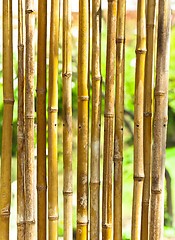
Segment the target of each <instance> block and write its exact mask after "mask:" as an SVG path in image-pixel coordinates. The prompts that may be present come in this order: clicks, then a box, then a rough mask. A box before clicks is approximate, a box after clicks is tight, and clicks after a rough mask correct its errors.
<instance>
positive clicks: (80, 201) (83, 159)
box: [76, 0, 89, 240]
mask: <svg viewBox="0 0 175 240" xmlns="http://www.w3.org/2000/svg"><path fill="white" fill-rule="evenodd" d="M88 9H89V2H88V0H82V1H79V41H78V165H77V236H76V237H77V240H80V239H82V240H86V239H88V119H89V118H88V100H89V95H88V46H89V44H88V42H89V41H88V40H89V39H88V38H89V37H88V34H89V30H88V28H89V23H88V19H89V13H88Z"/></svg>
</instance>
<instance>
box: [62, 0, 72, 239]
mask: <svg viewBox="0 0 175 240" xmlns="http://www.w3.org/2000/svg"><path fill="white" fill-rule="evenodd" d="M71 37H72V36H71V1H70V0H65V1H64V2H63V69H62V78H63V163H64V173H63V174H64V186H63V194H64V239H65V240H71V239H72V238H73V233H72V194H73V188H72V46H71V45H72V44H71Z"/></svg>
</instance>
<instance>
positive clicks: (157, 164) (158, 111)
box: [150, 0, 171, 239]
mask: <svg viewBox="0 0 175 240" xmlns="http://www.w3.org/2000/svg"><path fill="white" fill-rule="evenodd" d="M158 12H159V16H158V42H157V65H156V86H155V91H154V96H155V114H154V124H153V139H154V143H153V163H152V188H151V193H152V196H151V222H150V239H163V221H164V177H165V149H166V133H167V121H168V81H169V50H170V18H171V11H170V1H168V0H166V1H165V0H162V1H159V11H158Z"/></svg>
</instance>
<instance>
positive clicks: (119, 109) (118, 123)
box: [114, 0, 126, 240]
mask: <svg viewBox="0 0 175 240" xmlns="http://www.w3.org/2000/svg"><path fill="white" fill-rule="evenodd" d="M125 16H126V0H123V1H119V0H118V5H117V32H116V36H117V45H116V53H117V56H116V103H115V104H116V110H115V136H114V239H118V240H121V239H122V172H123V167H122V165H123V122H124V67H125Z"/></svg>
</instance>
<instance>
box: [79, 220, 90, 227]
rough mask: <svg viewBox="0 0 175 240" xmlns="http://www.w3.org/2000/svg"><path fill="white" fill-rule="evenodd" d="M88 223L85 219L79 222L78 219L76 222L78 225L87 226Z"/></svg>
mask: <svg viewBox="0 0 175 240" xmlns="http://www.w3.org/2000/svg"><path fill="white" fill-rule="evenodd" d="M88 223H89V221H85V222H79V221H77V224H78V225H79V226H87V224H88Z"/></svg>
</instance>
